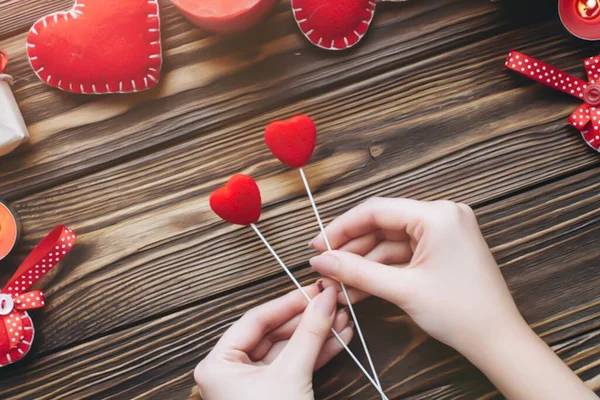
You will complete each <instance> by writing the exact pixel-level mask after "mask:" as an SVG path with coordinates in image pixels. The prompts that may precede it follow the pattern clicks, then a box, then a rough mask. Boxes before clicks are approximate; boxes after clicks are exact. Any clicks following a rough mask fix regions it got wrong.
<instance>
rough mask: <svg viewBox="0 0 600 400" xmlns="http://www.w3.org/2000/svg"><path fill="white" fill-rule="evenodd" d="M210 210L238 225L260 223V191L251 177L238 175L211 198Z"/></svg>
mask: <svg viewBox="0 0 600 400" xmlns="http://www.w3.org/2000/svg"><path fill="white" fill-rule="evenodd" d="M210 208H211V209H212V210H213V211H214V212H215V214H217V215H218V216H219V217H221V218H222V219H224V220H225V221H227V222H231V223H232V224H237V225H250V224H254V223H256V222H258V219H259V218H260V212H261V208H262V202H261V198H260V189H259V188H258V185H257V184H256V182H255V181H254V179H252V178H251V177H249V176H247V175H242V174H237V175H234V176H232V177H231V179H230V180H229V182H227V185H225V186H224V187H222V188H220V189H217V190H215V191H214V192H213V194H212V195H211V196H210Z"/></svg>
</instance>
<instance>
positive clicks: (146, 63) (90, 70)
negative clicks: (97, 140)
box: [27, 0, 162, 94]
mask: <svg viewBox="0 0 600 400" xmlns="http://www.w3.org/2000/svg"><path fill="white" fill-rule="evenodd" d="M27 55H28V56H29V62H30V64H31V67H32V68H33V70H34V71H35V73H36V74H37V76H38V77H39V78H40V79H41V80H43V81H44V82H46V83H48V84H49V85H51V86H54V87H57V88H59V89H62V90H65V91H68V92H73V93H84V94H106V93H130V92H137V91H141V90H146V89H150V88H152V87H153V86H155V85H156V84H157V82H158V80H159V78H160V71H161V66H162V51H161V43H160V17H159V7H158V3H157V0H76V2H75V5H74V6H73V8H72V9H71V10H70V11H67V12H57V13H54V14H50V15H47V16H45V17H43V18H41V19H40V20H38V21H37V22H36V23H35V24H34V25H33V26H32V27H31V29H30V31H29V34H28V35H27Z"/></svg>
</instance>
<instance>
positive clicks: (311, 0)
mask: <svg viewBox="0 0 600 400" xmlns="http://www.w3.org/2000/svg"><path fill="white" fill-rule="evenodd" d="M375 5H376V3H375V0H327V1H323V0H292V11H293V13H294V18H295V20H296V23H297V24H298V27H299V28H300V30H301V31H302V33H303V34H304V36H306V38H307V39H308V40H309V41H310V42H311V43H312V44H314V45H315V46H318V47H320V48H322V49H326V50H345V49H348V48H350V47H352V46H354V45H355V44H357V43H358V42H359V41H360V40H361V39H362V38H363V36H364V35H365V34H366V33H367V31H368V30H369V25H371V22H372V21H373V17H374V16H375Z"/></svg>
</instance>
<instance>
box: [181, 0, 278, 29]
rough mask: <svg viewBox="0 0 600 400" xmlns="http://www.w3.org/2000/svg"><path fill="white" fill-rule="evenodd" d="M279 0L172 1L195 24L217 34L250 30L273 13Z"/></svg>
mask: <svg viewBox="0 0 600 400" xmlns="http://www.w3.org/2000/svg"><path fill="white" fill-rule="evenodd" d="M276 2H277V0H171V3H173V5H174V6H175V7H177V9H179V11H180V12H181V13H182V14H183V15H184V16H185V17H186V18H187V19H188V20H190V22H192V23H193V24H195V25H197V26H199V27H201V28H204V29H208V30H210V31H213V32H217V33H231V32H238V31H242V30H245V29H248V28H249V27H251V26H252V25H255V24H257V23H258V22H260V21H261V20H262V19H263V18H264V17H265V15H267V14H268V13H269V11H271V9H272V8H273V6H274V5H275V3H276Z"/></svg>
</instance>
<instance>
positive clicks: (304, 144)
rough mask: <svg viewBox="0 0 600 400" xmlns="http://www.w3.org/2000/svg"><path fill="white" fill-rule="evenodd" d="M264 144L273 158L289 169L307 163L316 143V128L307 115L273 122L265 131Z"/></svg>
mask: <svg viewBox="0 0 600 400" xmlns="http://www.w3.org/2000/svg"><path fill="white" fill-rule="evenodd" d="M265 142H266V143H267V146H269V149H271V152H272V153H273V155H275V157H277V158H278V159H279V161H281V162H282V163H284V164H286V165H288V166H289V167H291V168H300V167H303V166H305V165H306V163H308V160H310V157H311V156H312V153H313V151H314V150H315V144H316V142H317V127H316V126H315V123H314V122H313V120H312V119H310V117H309V116H307V115H297V116H295V117H292V118H290V119H288V120H286V121H275V122H272V123H270V124H269V126H267V129H265Z"/></svg>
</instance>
